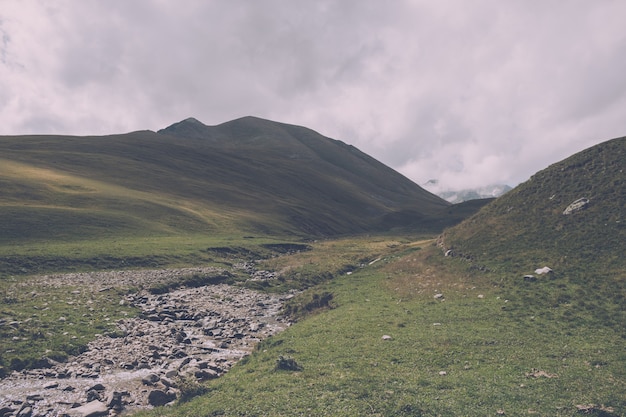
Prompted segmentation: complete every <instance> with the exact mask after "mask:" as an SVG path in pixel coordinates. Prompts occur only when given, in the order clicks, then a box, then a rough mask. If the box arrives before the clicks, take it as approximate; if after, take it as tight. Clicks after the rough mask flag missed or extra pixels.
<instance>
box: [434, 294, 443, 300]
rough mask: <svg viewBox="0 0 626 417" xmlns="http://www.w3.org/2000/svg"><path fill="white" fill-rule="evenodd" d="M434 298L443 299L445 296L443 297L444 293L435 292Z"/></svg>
mask: <svg viewBox="0 0 626 417" xmlns="http://www.w3.org/2000/svg"><path fill="white" fill-rule="evenodd" d="M433 298H434V299H435V300H443V298H444V297H443V294H435V295H434V296H433Z"/></svg>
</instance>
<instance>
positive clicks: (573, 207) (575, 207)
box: [563, 197, 589, 216]
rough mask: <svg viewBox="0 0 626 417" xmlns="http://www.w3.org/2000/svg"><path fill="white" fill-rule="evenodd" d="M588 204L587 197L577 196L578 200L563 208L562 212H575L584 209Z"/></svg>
mask: <svg viewBox="0 0 626 417" xmlns="http://www.w3.org/2000/svg"><path fill="white" fill-rule="evenodd" d="M588 205H589V199H588V198H584V197H583V198H579V199H578V200H576V201H574V202H573V203H572V204H570V205H569V206H567V208H566V209H565V210H563V214H564V215H566V216H567V215H569V214H572V213H576V212H577V211H581V210H584V209H586V208H587V206H588Z"/></svg>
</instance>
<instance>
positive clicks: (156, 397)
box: [148, 389, 176, 407]
mask: <svg viewBox="0 0 626 417" xmlns="http://www.w3.org/2000/svg"><path fill="white" fill-rule="evenodd" d="M175 399H176V394H175V393H174V392H172V391H169V390H168V391H163V390H160V389H155V390H153V391H150V394H148V403H149V404H150V405H151V406H154V407H161V406H163V405H165V404H167V403H171V402H172V401H174V400H175Z"/></svg>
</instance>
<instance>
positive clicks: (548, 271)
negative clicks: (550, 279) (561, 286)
mask: <svg viewBox="0 0 626 417" xmlns="http://www.w3.org/2000/svg"><path fill="white" fill-rule="evenodd" d="M551 273H552V268H549V267H547V266H544V267H543V268H537V269H535V274H537V275H543V274H551Z"/></svg>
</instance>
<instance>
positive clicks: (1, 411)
mask: <svg viewBox="0 0 626 417" xmlns="http://www.w3.org/2000/svg"><path fill="white" fill-rule="evenodd" d="M14 411H15V408H11V407H2V408H0V417H5V416H10V415H12V414H13V412H14Z"/></svg>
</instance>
